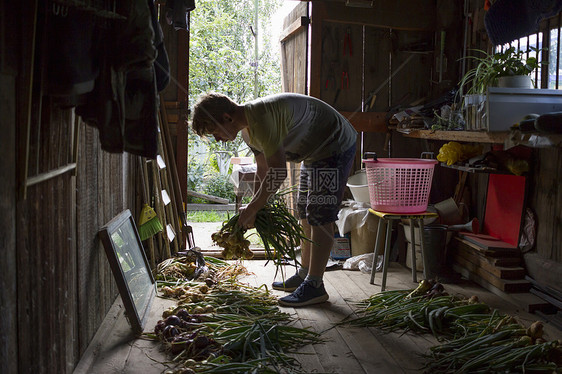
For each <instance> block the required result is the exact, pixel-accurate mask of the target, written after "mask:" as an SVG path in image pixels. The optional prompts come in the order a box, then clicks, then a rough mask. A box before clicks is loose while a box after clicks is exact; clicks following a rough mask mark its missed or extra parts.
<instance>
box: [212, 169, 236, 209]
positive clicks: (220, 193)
mask: <svg viewBox="0 0 562 374" xmlns="http://www.w3.org/2000/svg"><path fill="white" fill-rule="evenodd" d="M205 193H206V194H208V195H212V196H217V197H222V198H225V199H228V201H230V202H231V203H232V202H234V200H235V199H236V195H235V193H234V185H233V184H232V183H230V181H229V180H228V175H220V174H213V175H212V176H211V177H210V178H209V180H208V181H207V184H206V186H205Z"/></svg>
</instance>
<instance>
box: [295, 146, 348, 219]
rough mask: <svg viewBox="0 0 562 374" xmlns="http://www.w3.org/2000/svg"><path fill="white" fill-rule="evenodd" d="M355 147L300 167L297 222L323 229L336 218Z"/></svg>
mask: <svg viewBox="0 0 562 374" xmlns="http://www.w3.org/2000/svg"><path fill="white" fill-rule="evenodd" d="M354 158H355V144H354V145H353V146H352V147H351V148H349V149H347V150H346V151H345V152H343V153H340V154H339V155H336V156H332V157H328V158H325V159H322V160H318V161H314V162H310V163H306V162H303V163H302V164H301V169H300V182H299V192H298V198H297V209H298V215H299V218H300V219H305V218H306V220H307V221H308V223H309V224H310V225H311V226H322V225H325V224H328V223H330V222H335V221H336V220H337V219H338V212H339V210H340V204H341V201H342V199H343V193H344V190H345V187H346V183H347V177H348V176H349V172H350V171H351V166H352V165H353V159H354Z"/></svg>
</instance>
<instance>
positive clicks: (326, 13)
mask: <svg viewBox="0 0 562 374" xmlns="http://www.w3.org/2000/svg"><path fill="white" fill-rule="evenodd" d="M312 10H313V11H312V14H313V17H315V15H318V13H319V12H318V11H320V10H322V17H321V19H322V21H332V22H341V23H347V24H361V25H366V26H374V27H384V28H392V29H397V30H411V31H432V30H434V29H435V26H436V25H437V22H436V14H437V9H436V6H435V2H434V1H429V0H422V1H420V0H404V1H387V2H385V3H384V4H381V3H377V2H375V5H374V6H373V8H356V7H349V6H346V5H345V3H344V2H343V1H342V2H336V1H328V2H325V1H313V2H312ZM312 21H313V24H314V19H313V20H312Z"/></svg>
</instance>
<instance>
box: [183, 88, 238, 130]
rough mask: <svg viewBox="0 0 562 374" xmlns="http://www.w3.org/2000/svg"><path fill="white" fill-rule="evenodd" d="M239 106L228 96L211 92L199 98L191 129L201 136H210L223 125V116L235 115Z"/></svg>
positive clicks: (194, 109)
mask: <svg viewBox="0 0 562 374" xmlns="http://www.w3.org/2000/svg"><path fill="white" fill-rule="evenodd" d="M236 107H237V104H236V103H235V102H234V101H232V99H230V98H229V97H228V96H226V95H223V94H220V93H216V92H209V93H206V94H203V95H201V96H200V97H199V100H198V101H197V103H196V104H195V105H194V107H193V117H192V122H191V127H192V128H193V131H195V133H196V134H197V135H199V136H203V135H207V134H210V133H211V132H212V131H213V130H214V129H215V128H216V127H217V125H221V124H222V123H223V115H224V114H225V113H227V114H233V113H234V111H235V110H236Z"/></svg>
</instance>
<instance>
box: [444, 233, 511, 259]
mask: <svg viewBox="0 0 562 374" xmlns="http://www.w3.org/2000/svg"><path fill="white" fill-rule="evenodd" d="M450 248H453V249H457V248H463V249H466V250H468V251H472V252H476V253H477V254H479V255H481V256H483V257H484V258H485V259H486V261H488V262H489V263H490V264H491V265H493V266H519V265H521V254H520V253H519V250H518V251H517V253H513V252H508V253H505V252H502V254H503V255H502V256H498V253H496V252H493V253H492V251H485V250H483V249H482V248H481V247H479V246H478V245H476V244H474V243H471V242H470V241H468V240H466V239H463V238H460V237H458V236H457V237H454V238H453V240H452V241H451V243H450ZM490 254H493V255H494V256H491V255H490Z"/></svg>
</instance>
